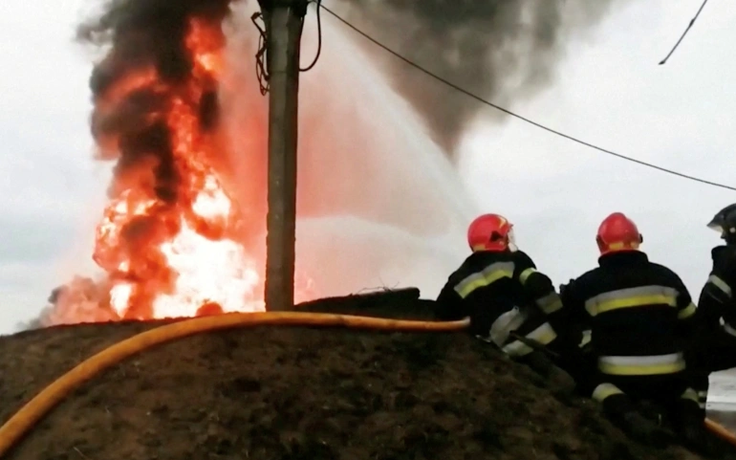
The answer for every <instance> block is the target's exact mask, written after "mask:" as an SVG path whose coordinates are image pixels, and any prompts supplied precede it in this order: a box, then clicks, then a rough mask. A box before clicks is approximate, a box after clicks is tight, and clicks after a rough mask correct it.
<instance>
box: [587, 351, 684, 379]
mask: <svg viewBox="0 0 736 460" xmlns="http://www.w3.org/2000/svg"><path fill="white" fill-rule="evenodd" d="M598 369H600V371H601V372H603V373H604V374H609V375H658V374H674V373H675V372H680V371H682V370H684V369H685V358H684V357H683V356H682V353H672V354H669V355H657V356H601V357H600V358H599V360H598Z"/></svg>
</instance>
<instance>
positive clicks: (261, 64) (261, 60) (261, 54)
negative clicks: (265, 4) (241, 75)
mask: <svg viewBox="0 0 736 460" xmlns="http://www.w3.org/2000/svg"><path fill="white" fill-rule="evenodd" d="M259 19H260V20H261V21H263V20H264V19H263V13H261V12H260V11H258V12H256V13H253V15H252V16H251V17H250V20H251V21H252V22H253V25H254V26H256V29H258V51H256V78H257V79H258V85H259V87H260V90H261V96H265V95H266V93H268V90H269V83H268V80H269V78H270V75H269V73H268V69H267V67H268V66H267V65H266V60H267V59H268V57H267V56H266V53H267V52H268V43H267V41H268V34H267V33H266V26H265V24H264V26H263V27H261V26H260V25H259V24H258V20H259Z"/></svg>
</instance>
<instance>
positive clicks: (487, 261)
mask: <svg viewBox="0 0 736 460" xmlns="http://www.w3.org/2000/svg"><path fill="white" fill-rule="evenodd" d="M524 306H528V307H531V308H539V309H540V310H542V311H543V312H544V313H546V314H547V315H549V318H550V323H552V326H553V327H554V322H553V321H554V318H555V317H556V316H558V315H559V313H560V312H561V310H562V302H561V300H560V298H559V296H558V295H557V292H556V291H555V288H554V285H553V284H552V281H551V280H550V279H549V278H548V277H547V276H546V275H544V274H543V273H541V272H539V271H537V269H536V266H535V265H534V262H533V261H532V259H531V258H530V257H529V256H528V255H527V254H526V253H524V252H523V251H503V252H491V251H478V252H474V253H473V254H471V255H470V256H469V257H468V258H467V259H465V261H464V262H463V264H462V265H461V266H460V268H458V269H457V270H456V271H455V272H454V273H452V274H451V275H450V277H449V278H448V280H447V283H446V284H445V286H444V287H443V288H442V291H441V292H440V294H439V296H438V298H437V310H436V316H437V317H438V319H441V320H445V321H453V320H457V319H461V318H465V317H467V316H470V317H471V324H472V326H471V327H473V329H474V330H475V332H477V333H481V334H487V333H488V328H490V326H491V324H492V323H493V322H494V321H495V320H496V319H497V318H498V317H499V316H500V315H502V314H503V313H505V312H507V311H509V310H511V309H512V308H514V307H524Z"/></svg>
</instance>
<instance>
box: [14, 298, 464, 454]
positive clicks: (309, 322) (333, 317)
mask: <svg viewBox="0 0 736 460" xmlns="http://www.w3.org/2000/svg"><path fill="white" fill-rule="evenodd" d="M468 324H470V321H469V320H468V319H464V320H460V321H451V322H432V321H406V320H396V319H386V318H371V317H365V316H352V315H338V314H327V313H304V312H267V313H228V314H224V315H216V316H205V317H200V318H194V319H189V320H184V321H179V322H175V323H172V324H167V325H165V326H160V327H157V328H155V329H151V330H148V331H146V332H142V333H140V334H137V335H134V336H133V337H130V338H127V339H125V340H123V341H121V342H118V343H116V344H114V345H111V346H110V347H108V348H106V349H104V350H102V351H101V352H99V353H97V354H96V355H94V356H92V357H90V358H88V359H86V360H85V361H83V362H82V363H81V364H79V365H77V366H76V367H74V368H73V369H72V370H70V371H69V372H67V373H66V374H64V375H62V376H61V377H59V378H58V379H56V381H54V382H53V383H52V384H51V385H49V386H47V387H46V388H44V389H43V390H42V391H41V392H40V393H39V394H37V395H36V396H35V397H34V398H33V399H31V400H30V401H29V402H28V403H26V405H24V406H23V407H22V408H21V409H20V410H19V411H18V412H17V413H16V414H15V415H13V416H12V417H11V418H10V420H8V421H7V422H5V424H4V425H3V426H2V427H0V456H3V455H5V454H6V453H7V452H8V450H9V449H10V448H11V447H12V446H13V445H14V444H15V443H17V442H18V441H19V440H20V439H21V438H22V437H23V436H24V435H25V434H26V433H27V432H28V431H29V430H30V429H31V428H32V427H33V426H34V425H35V424H36V422H38V421H39V420H40V419H41V418H42V417H43V416H44V415H46V414H47V413H48V412H49V411H50V410H51V409H53V408H54V406H56V405H57V404H58V403H59V402H60V401H61V400H62V399H63V398H64V397H65V396H66V395H68V394H69V393H70V392H72V391H73V390H75V389H76V388H78V387H79V386H80V385H81V384H82V383H84V382H86V381H87V380H89V379H91V378H92V377H94V376H95V375H96V374H98V373H100V372H102V371H103V370H105V369H107V368H109V367H111V366H113V365H115V364H117V363H119V362H120V361H122V360H124V359H125V358H128V357H130V356H132V355H134V354H136V353H139V352H141V351H143V350H146V349H148V348H152V347H154V346H156V345H159V344H162V343H165V342H171V341H173V340H176V339H179V338H182V337H186V336H190V335H194V334H199V333H202V332H209V331H215V330H220V329H229V328H235V327H253V326H261V325H279V326H289V325H290V326H322V327H328V326H337V327H347V328H354V329H372V330H390V331H434V332H439V331H458V330H461V329H465V328H467V326H468Z"/></svg>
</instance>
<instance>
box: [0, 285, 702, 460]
mask: <svg viewBox="0 0 736 460" xmlns="http://www.w3.org/2000/svg"><path fill="white" fill-rule="evenodd" d="M375 302H376V301H373V303H371V302H365V301H363V302H362V305H359V303H360V299H358V298H355V297H354V298H352V299H342V300H339V301H332V302H331V303H328V302H327V301H322V302H316V303H313V304H311V305H306V306H303V307H302V308H303V309H306V310H315V311H323V310H329V311H342V312H346V313H362V314H370V315H378V316H392V315H393V316H399V317H411V318H417V317H422V316H424V315H426V305H425V304H424V303H422V302H421V301H420V302H417V301H411V300H407V299H402V300H401V302H400V303H398V304H397V299H395V298H394V299H390V301H389V300H384V303H383V304H377V303H375ZM397 311H401V313H400V314H397ZM154 326H155V323H146V322H124V323H119V322H118V323H110V324H90V325H74V326H58V327H52V328H47V329H42V330H36V331H26V332H23V333H19V334H16V335H15V336H5V337H0V352H2V355H3V356H5V357H6V359H4V360H2V361H0V372H1V373H2V374H1V375H2V376H3V379H2V385H0V408H1V409H0V417H2V419H3V420H7V418H8V417H10V416H11V415H12V414H13V413H14V412H15V411H16V410H17V409H18V408H19V407H20V405H21V404H22V403H23V402H24V401H27V400H28V399H29V398H30V397H32V396H33V395H34V394H35V393H36V392H38V391H39V390H41V389H42V388H43V387H44V386H45V385H47V384H49V383H50V382H51V381H52V380H53V379H54V378H56V377H58V376H59V375H61V374H62V373H63V372H65V371H66V370H68V369H69V368H71V367H72V366H73V365H75V364H77V363H78V362H79V361H81V360H82V359H84V358H85V357H87V356H89V355H91V354H92V353H94V352H96V351H99V350H101V349H103V348H104V347H105V346H107V345H110V344H112V343H114V342H116V341H119V340H121V339H123V338H126V337H129V336H131V335H133V334H135V333H137V332H141V331H143V330H146V329H150V328H151V327H154ZM6 458H7V459H8V460H26V459H28V460H31V459H34V460H35V459H39V458H43V459H49V460H52V459H54V460H61V459H77V458H81V459H86V458H89V459H103V458H104V459H108V460H117V459H119V460H128V459H132V458H136V459H149V458H150V459H153V458H156V459H159V460H165V459H172V460H173V459H176V460H181V459H205V458H210V459H242V458H258V459H264V460H266V459H356V460H362V459H366V460H367V459H386V460H388V459H398V458H412V459H433V458H448V459H460V458H494V459H499V460H505V459H508V460H511V459H544V460H555V459H559V460H627V459H629V460H635V459H636V460H655V459H657V460H695V459H697V458H699V457H696V456H694V455H692V454H690V453H688V452H687V451H685V450H683V449H681V448H674V447H673V448H669V449H668V450H666V451H656V450H651V449H647V448H645V447H643V446H640V445H636V444H633V443H631V442H629V441H628V440H627V439H626V438H625V437H624V435H623V434H622V433H620V432H619V431H617V430H615V429H613V428H612V427H611V426H610V425H609V424H608V423H607V422H605V421H604V420H602V419H601V417H600V416H599V414H598V411H597V410H596V409H595V408H594V407H593V406H592V405H591V404H588V403H583V402H576V401H570V400H568V399H567V398H565V397H562V396H560V397H555V396H553V393H552V392H550V389H549V388H547V387H546V386H545V383H544V382H541V381H540V380H539V379H538V378H536V377H535V375H534V374H533V373H531V372H530V371H528V370H526V369H525V368H522V367H520V366H518V365H516V364H512V363H510V362H509V361H508V360H506V359H504V358H502V356H501V355H500V354H498V353H497V352H495V351H492V350H491V349H490V348H488V347H487V346H486V345H485V344H483V343H481V342H479V341H476V340H474V339H471V338H470V337H467V336H466V335H465V334H463V333H431V334H426V333H425V334H421V333H419V334H408V333H390V332H356V331H348V330H339V329H338V330H321V329H315V328H298V327H291V328H276V327H261V328H257V329H252V330H236V331H231V332H226V333H217V334H204V335H200V336H195V337H190V338H187V339H184V340H181V341H179V342H174V343H171V344H167V345H163V346H161V347H159V348H156V349H153V350H149V351H147V352H144V353H143V354H142V355H140V356H136V357H133V358H131V359H129V360H127V361H125V362H123V363H121V364H119V365H117V366H115V367H114V368H112V369H110V370H109V371H107V372H105V373H103V374H102V375H99V376H97V377H95V378H94V379H93V380H91V381H90V382H88V383H87V384H85V385H84V386H83V387H82V388H80V389H79V390H77V391H75V392H74V393H73V394H71V395H69V396H68V397H67V398H66V399H65V400H64V401H62V402H61V404H60V406H58V407H57V408H56V409H55V410H53V411H52V412H51V413H50V414H49V415H48V416H47V417H46V418H44V419H43V420H41V421H40V423H39V424H38V425H37V426H36V427H35V428H34V429H33V430H32V431H31V432H30V434H29V436H28V437H27V438H25V439H24V440H22V441H21V442H20V444H19V445H18V446H17V448H16V449H14V450H13V451H11V452H10V453H9V454H8V455H7V456H6Z"/></svg>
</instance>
